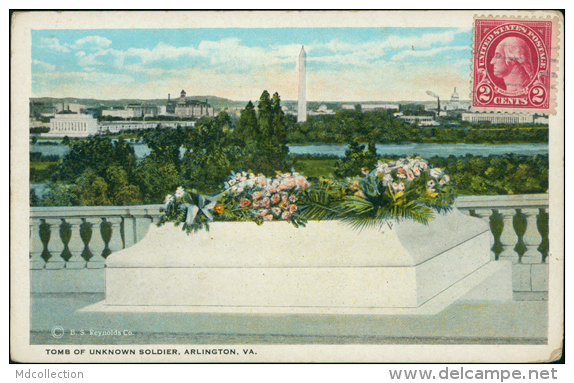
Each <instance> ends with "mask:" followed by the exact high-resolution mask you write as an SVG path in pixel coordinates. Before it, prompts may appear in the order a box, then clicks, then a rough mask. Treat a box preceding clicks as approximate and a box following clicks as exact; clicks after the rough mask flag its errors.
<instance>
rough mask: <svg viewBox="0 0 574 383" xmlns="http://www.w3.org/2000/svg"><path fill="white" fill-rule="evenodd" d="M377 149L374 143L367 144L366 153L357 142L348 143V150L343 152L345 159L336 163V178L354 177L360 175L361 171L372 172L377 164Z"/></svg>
mask: <svg viewBox="0 0 574 383" xmlns="http://www.w3.org/2000/svg"><path fill="white" fill-rule="evenodd" d="M377 159H378V158H377V149H376V147H375V144H374V143H369V145H368V149H367V151H365V145H359V143H358V142H357V141H354V140H353V141H351V142H349V148H348V149H347V150H346V151H345V157H344V158H342V159H340V160H338V161H336V162H335V164H334V167H335V176H336V177H340V178H343V177H356V176H358V175H360V174H361V169H363V168H364V169H368V170H372V168H373V167H374V166H375V164H376V163H377Z"/></svg>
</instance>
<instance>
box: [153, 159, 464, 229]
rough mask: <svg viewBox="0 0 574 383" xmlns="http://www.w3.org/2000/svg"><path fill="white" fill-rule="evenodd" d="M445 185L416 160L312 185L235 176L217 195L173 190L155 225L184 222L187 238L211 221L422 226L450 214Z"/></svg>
mask: <svg viewBox="0 0 574 383" xmlns="http://www.w3.org/2000/svg"><path fill="white" fill-rule="evenodd" d="M449 182H450V178H449V177H448V176H447V175H446V174H444V172H443V171H442V170H441V169H439V168H431V167H430V166H429V165H428V163H427V162H426V161H425V160H423V159H422V158H420V157H416V158H410V157H407V158H402V159H399V160H397V161H389V162H382V161H379V162H378V163H377V165H376V167H375V168H374V169H373V170H367V169H363V170H362V174H361V175H359V176H357V177H354V178H347V179H344V180H336V179H333V178H321V179H319V180H318V181H317V182H316V183H315V184H313V185H311V184H310V183H309V182H308V180H307V179H306V178H305V176H303V175H302V174H299V173H295V172H293V173H280V172H277V174H276V176H275V178H267V177H265V176H264V175H262V174H258V175H255V174H253V173H246V172H237V173H233V174H232V175H231V177H230V178H228V179H227V180H226V181H225V182H224V185H223V186H224V187H223V189H224V190H223V191H222V192H221V193H219V194H218V195H216V196H211V197H205V196H202V195H200V194H198V193H197V192H196V191H194V190H192V191H186V190H184V189H183V188H181V187H180V188H178V189H177V190H176V192H175V194H173V195H168V196H167V197H166V200H165V207H164V209H163V211H164V213H165V214H164V215H163V216H162V217H161V219H160V222H159V224H158V225H162V224H164V223H166V222H175V224H176V225H179V224H180V223H183V229H184V230H186V231H187V232H188V233H189V232H191V231H192V230H194V231H196V230H199V229H201V228H205V229H209V222H212V221H216V222H217V221H236V222H237V221H240V222H241V221H251V222H255V223H256V224H258V225H261V224H263V223H264V222H270V221H286V222H290V223H291V224H293V225H294V226H295V227H299V226H305V223H306V222H307V221H308V220H335V219H336V220H342V221H344V222H347V223H349V224H351V225H352V226H354V227H359V228H360V227H364V226H371V225H380V224H383V223H389V224H390V222H392V221H394V220H400V219H410V220H414V221H416V222H419V223H423V224H427V223H428V222H429V221H430V220H432V219H433V216H434V212H435V211H436V212H443V211H448V210H450V208H451V206H452V203H453V202H454V197H455V194H454V192H453V190H452V189H451V187H450V185H449Z"/></svg>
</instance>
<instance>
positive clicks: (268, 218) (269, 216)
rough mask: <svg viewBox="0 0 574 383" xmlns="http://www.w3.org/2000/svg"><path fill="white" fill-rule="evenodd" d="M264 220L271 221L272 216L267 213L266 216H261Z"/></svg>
mask: <svg viewBox="0 0 574 383" xmlns="http://www.w3.org/2000/svg"><path fill="white" fill-rule="evenodd" d="M263 220H264V221H268V222H269V221H273V216H272V215H271V214H267V215H266V216H264V217H263Z"/></svg>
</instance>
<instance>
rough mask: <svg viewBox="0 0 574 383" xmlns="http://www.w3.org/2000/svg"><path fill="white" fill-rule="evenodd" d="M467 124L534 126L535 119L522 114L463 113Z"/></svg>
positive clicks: (529, 115) (463, 118)
mask: <svg viewBox="0 0 574 383" xmlns="http://www.w3.org/2000/svg"><path fill="white" fill-rule="evenodd" d="M462 120H463V121H467V122H490V123H491V124H532V123H534V117H533V116H532V115H531V114H522V113H512V114H511V113H462Z"/></svg>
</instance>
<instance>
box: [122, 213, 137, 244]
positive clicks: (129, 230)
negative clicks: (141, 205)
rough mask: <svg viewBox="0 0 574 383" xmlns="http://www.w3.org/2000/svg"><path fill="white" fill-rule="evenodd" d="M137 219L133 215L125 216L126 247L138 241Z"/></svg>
mask: <svg viewBox="0 0 574 383" xmlns="http://www.w3.org/2000/svg"><path fill="white" fill-rule="evenodd" d="M135 221H136V219H135V218H134V217H132V216H130V217H124V241H125V245H126V249H127V248H128V247H130V246H133V245H135V243H136V232H135V230H136V222H135Z"/></svg>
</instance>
